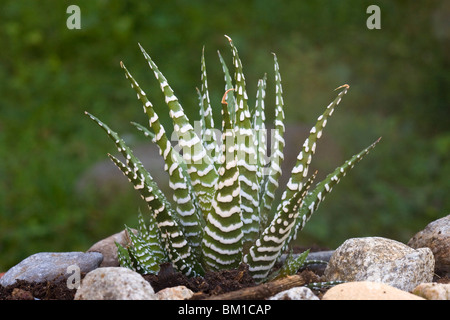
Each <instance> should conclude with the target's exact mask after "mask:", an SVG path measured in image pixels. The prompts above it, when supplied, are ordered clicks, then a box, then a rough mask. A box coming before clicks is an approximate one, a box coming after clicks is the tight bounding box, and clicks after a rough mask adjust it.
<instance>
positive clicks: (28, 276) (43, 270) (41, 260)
mask: <svg viewBox="0 0 450 320" xmlns="http://www.w3.org/2000/svg"><path fill="white" fill-rule="evenodd" d="M102 260H103V256H102V254H101V253H98V252H90V253H84V252H40V253H36V254H33V255H31V256H29V257H28V258H26V259H24V260H22V261H21V262H20V263H19V264H17V265H16V266H14V267H12V268H11V269H9V270H8V271H7V272H6V273H5V275H4V276H3V277H2V278H1V279H0V285H2V286H5V287H6V286H8V285H12V284H14V283H15V282H16V280H24V281H28V282H45V281H52V280H61V279H67V278H68V277H70V276H71V275H72V274H73V270H72V271H69V270H68V267H70V266H78V268H79V269H80V272H86V273H87V272H89V271H91V270H93V269H95V268H98V266H99V265H100V263H101V262H102Z"/></svg>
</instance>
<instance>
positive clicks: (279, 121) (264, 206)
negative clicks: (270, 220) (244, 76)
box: [261, 54, 285, 221]
mask: <svg viewBox="0 0 450 320" xmlns="http://www.w3.org/2000/svg"><path fill="white" fill-rule="evenodd" d="M274 65H275V129H274V130H273V136H272V151H271V153H272V155H271V157H270V167H269V170H268V172H267V178H266V179H265V181H264V186H263V188H262V189H263V191H262V199H261V200H262V201H261V219H262V220H263V221H267V217H268V215H269V213H270V211H271V209H272V204H273V202H274V200H275V192H276V190H277V189H278V181H279V179H280V177H281V173H282V172H281V163H282V162H283V160H284V153H283V150H284V145H285V143H284V131H285V127H284V102H283V88H282V86H281V76H280V68H279V66H278V61H277V57H276V55H275V54H274Z"/></svg>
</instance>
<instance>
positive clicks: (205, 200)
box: [139, 45, 218, 215]
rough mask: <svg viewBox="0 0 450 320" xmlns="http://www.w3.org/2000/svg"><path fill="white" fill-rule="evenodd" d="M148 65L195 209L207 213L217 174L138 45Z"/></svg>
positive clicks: (166, 86) (163, 81) (155, 68)
mask: <svg viewBox="0 0 450 320" xmlns="http://www.w3.org/2000/svg"><path fill="white" fill-rule="evenodd" d="M139 47H140V48H141V51H142V53H143V54H144V57H145V59H146V60H147V62H148V65H149V66H150V68H151V69H152V71H153V72H154V74H155V78H156V79H157V80H158V81H159V84H160V87H161V91H162V92H163V93H164V96H165V100H166V104H167V106H168V107H169V115H170V117H171V118H172V120H173V123H174V131H175V133H176V134H177V136H178V141H179V144H180V146H181V147H182V148H183V158H184V160H185V161H186V164H187V166H188V173H189V175H190V177H191V182H192V185H193V187H194V190H195V193H196V195H197V198H198V200H199V205H200V207H201V209H202V211H203V214H204V215H205V214H207V212H209V210H211V201H212V199H213V197H214V186H215V184H216V181H217V176H218V175H217V170H216V168H215V166H214V163H213V161H212V159H211V158H210V157H209V156H208V154H207V152H206V150H205V148H204V147H203V144H202V142H201V140H200V138H199V137H198V135H197V134H196V132H195V131H194V128H193V127H192V125H191V124H190V123H189V119H188V118H187V116H186V114H185V113H184V110H183V107H182V106H181V104H180V103H179V101H178V98H177V97H176V96H175V94H174V92H173V90H172V88H171V87H170V86H169V84H168V82H167V79H166V78H165V77H164V75H163V74H162V73H161V72H160V71H159V69H158V67H157V66H156V64H155V63H154V62H153V60H152V59H151V58H150V56H149V55H148V54H147V52H145V50H144V49H143V48H142V47H141V46H140V45H139Z"/></svg>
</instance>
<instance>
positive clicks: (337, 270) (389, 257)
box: [324, 237, 434, 291]
mask: <svg viewBox="0 0 450 320" xmlns="http://www.w3.org/2000/svg"><path fill="white" fill-rule="evenodd" d="M433 274H434V257H433V253H432V252H431V250H430V249H429V248H420V249H412V248H410V247H408V246H407V245H405V244H403V243H400V242H398V241H395V240H390V239H386V238H380V237H368V238H353V239H348V240H346V241H345V242H344V243H343V244H342V245H341V246H340V247H339V248H337V249H336V251H335V252H334V254H333V255H332V256H331V259H330V261H329V263H328V265H327V267H326V269H325V272H324V276H325V278H326V279H327V281H335V280H341V281H347V282H351V281H373V282H382V283H386V284H389V285H391V286H393V287H396V288H398V289H401V290H404V291H411V290H413V289H414V288H415V287H416V286H417V285H419V284H420V283H423V282H431V281H432V280H433Z"/></svg>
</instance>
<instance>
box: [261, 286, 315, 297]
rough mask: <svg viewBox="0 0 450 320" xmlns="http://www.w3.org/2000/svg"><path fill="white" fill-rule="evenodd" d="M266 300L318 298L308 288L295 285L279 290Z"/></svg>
mask: <svg viewBox="0 0 450 320" xmlns="http://www.w3.org/2000/svg"><path fill="white" fill-rule="evenodd" d="M268 300H320V299H319V298H318V297H317V296H316V295H315V294H314V293H313V292H312V291H311V289H309V288H306V287H295V288H291V289H289V290H285V291H281V292H279V293H277V294H276V295H274V296H272V297H270V298H269V299H268Z"/></svg>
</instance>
